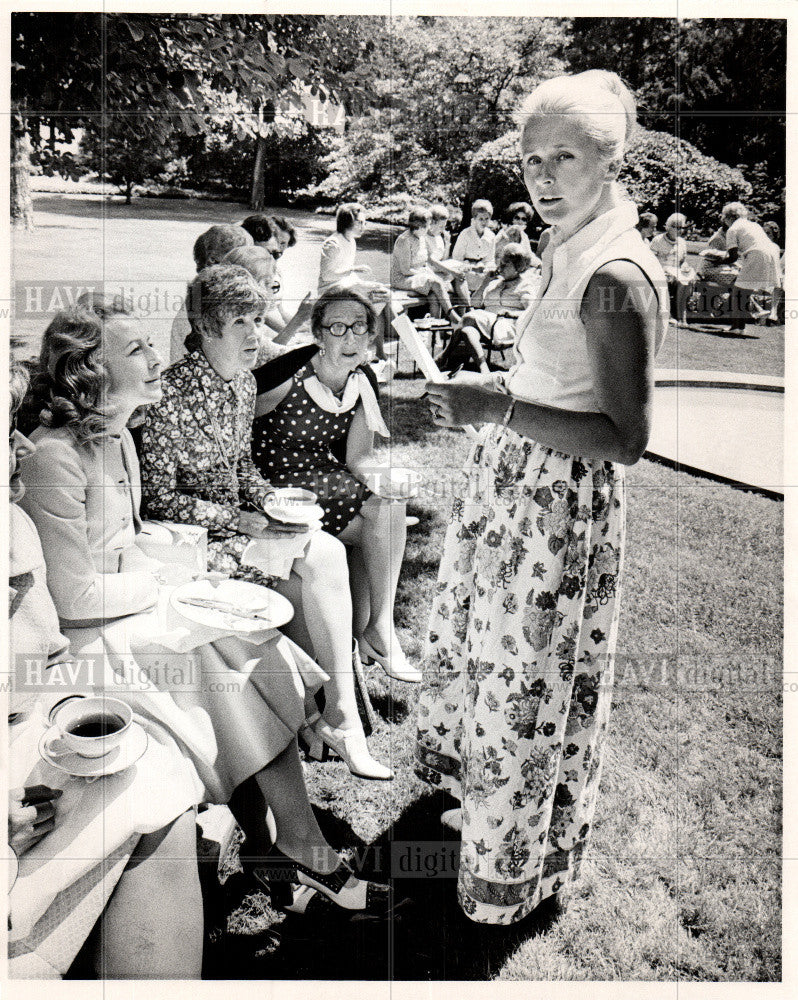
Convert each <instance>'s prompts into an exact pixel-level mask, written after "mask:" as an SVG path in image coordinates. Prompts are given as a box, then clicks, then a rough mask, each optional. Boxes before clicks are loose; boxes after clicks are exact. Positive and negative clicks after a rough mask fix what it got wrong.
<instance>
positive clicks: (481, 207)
mask: <svg viewBox="0 0 798 1000" xmlns="http://www.w3.org/2000/svg"><path fill="white" fill-rule="evenodd" d="M477 212H487V213H488V215H489V216H490V217H491V218H493V205H491V203H490V202H489V201H488V199H487V198H477V200H476V201H475V202H474V204H473V205H472V206H471V218H472V219H473V217H474V216H475V215H476V214H477Z"/></svg>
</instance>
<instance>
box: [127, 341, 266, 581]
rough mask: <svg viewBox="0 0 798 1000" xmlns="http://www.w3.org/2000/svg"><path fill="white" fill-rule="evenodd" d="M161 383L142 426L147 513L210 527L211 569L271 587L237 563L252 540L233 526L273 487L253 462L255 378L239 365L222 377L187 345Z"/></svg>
mask: <svg viewBox="0 0 798 1000" xmlns="http://www.w3.org/2000/svg"><path fill="white" fill-rule="evenodd" d="M162 387H163V395H162V397H161V401H160V403H157V404H155V405H154V406H150V407H149V408H148V410H147V415H146V418H145V422H144V426H143V428H142V432H141V448H140V461H141V478H142V499H143V504H144V507H145V510H146V515H147V516H148V517H150V518H153V519H159V520H164V521H176V522H183V523H186V524H198V525H200V526H201V527H204V528H207V529H208V569H211V570H217V571H219V572H223V573H227V574H229V575H230V576H244V577H246V578H247V579H250V580H253V581H254V582H256V583H262V584H263V585H264V586H270V585H271V584H272V583H273V581H272V580H271V579H270V578H269V577H265V576H262V574H259V573H258V571H257V570H256V569H254V568H253V567H251V566H247V567H244V568H242V567H241V565H240V560H241V554H242V552H243V551H244V549H245V548H246V547H247V545H248V544H249V542H250V541H251V539H250V538H249V536H248V535H242V534H239V533H238V531H237V530H236V525H237V524H238V515H239V511H240V510H241V508H242V506H243V507H250V508H253V509H256V510H262V508H263V502H264V500H265V499H266V498H267V497H268V496H269V495H270V494H271V493H273V487H272V486H271V485H270V484H269V483H268V482H266V480H265V479H263V477H262V476H261V475H260V473H259V472H258V470H257V469H256V468H255V465H254V463H253V461H252V453H251V452H252V419H253V417H254V415H255V379H254V378H253V376H252V374H251V373H250V372H248V371H240V372H238V373H237V374H236V375H235V376H234V377H233V378H232V379H231V380H230V381H229V382H226V381H225V380H224V379H222V378H221V377H220V376H219V375H218V374H217V373H216V372H215V371H214V369H213V368H212V367H211V366H210V364H209V363H208V361H207V359H206V358H205V355H204V354H203V353H202V352H201V351H191V352H189V353H188V354H187V355H186V356H185V357H184V358H182V359H181V360H180V361H177V362H175V364H173V365H170V366H169V368H167V370H166V371H165V372H164V375H163V379H162Z"/></svg>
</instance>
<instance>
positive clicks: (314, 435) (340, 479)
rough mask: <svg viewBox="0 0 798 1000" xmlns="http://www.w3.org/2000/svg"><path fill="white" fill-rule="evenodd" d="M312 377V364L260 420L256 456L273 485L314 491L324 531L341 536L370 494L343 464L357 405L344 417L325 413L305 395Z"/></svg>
mask: <svg viewBox="0 0 798 1000" xmlns="http://www.w3.org/2000/svg"><path fill="white" fill-rule="evenodd" d="M313 374H315V373H314V371H313V368H312V367H311V366H310V365H306V366H305V367H304V368H300V370H299V371H298V372H297V373H296V375H294V378H293V384H292V386H291V388H290V389H289V391H288V393H287V394H286V396H285V398H284V399H283V400H282V402H281V403H280V404H279V405H278V406H276V407H275V408H274V409H273V410H272V411H271V413H266V414H264V416H262V417H258V418H256V420H255V422H254V424H253V425H252V457H253V459H254V461H255V465H256V466H257V467H258V469H259V470H260V472H261V475H262V476H263V478H264V479H267V480H268V481H269V482H270V483H271V484H272V485H273V486H301V487H303V488H304V489H306V490H312V491H313V492H314V493H315V494H316V496H317V497H318V499H319V505H320V506H321V507H322V508H323V510H324V518H323V520H322V525H323V527H324V530H325V531H329V532H330V534H332V535H338V534H340V533H341V532H342V531H343V530H344V528H345V527H346V526H347V524H349V522H350V521H351V520H352V518H354V517H355V515H356V514H357V513H358V512H359V511H360V508H361V507H362V506H363V503H364V501H365V500H367V499H368V497H369V496H371V493H370V492H369V490H368V489H367V488H366V487H365V486H364V485H363V484H362V483H361V482H360V481H359V480H358V479H355V477H354V476H353V475H352V473H351V472H350V471H349V470H348V469H347V468H346V465H345V464H344V463H343V455H344V454H345V452H346V438H347V435H348V434H349V428H350V426H351V424H352V418H353V416H354V414H355V409H356V405H355V407H353V408H352V409H351V410H349V411H347V412H346V413H328V411H327V410H323V409H322V408H321V407H320V406H319V405H318V404H317V403H315V402H314V401H313V400H312V399H311V398H310V396H309V395H308V394H307V392H306V391H305V386H304V380H305V379H306V378H309V377H310V376H311V375H313ZM337 456H341V457H340V458H339V457H337Z"/></svg>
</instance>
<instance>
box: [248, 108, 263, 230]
mask: <svg viewBox="0 0 798 1000" xmlns="http://www.w3.org/2000/svg"><path fill="white" fill-rule="evenodd" d="M265 161H266V139H265V138H264V135H263V105H262V104H259V105H258V138H257V142H256V143H255V166H254V167H253V168H252V193H251V196H250V199H249V207H250V208H251V209H252V211H253V212H260V211H262V209H263V204H264V201H265V200H266V192H265V190H264V184H263V164H264V163H265Z"/></svg>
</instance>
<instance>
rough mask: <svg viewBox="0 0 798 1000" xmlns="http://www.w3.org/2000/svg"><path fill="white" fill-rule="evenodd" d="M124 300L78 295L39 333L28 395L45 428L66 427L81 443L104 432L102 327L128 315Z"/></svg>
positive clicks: (105, 387)
mask: <svg viewBox="0 0 798 1000" xmlns="http://www.w3.org/2000/svg"><path fill="white" fill-rule="evenodd" d="M131 315H133V310H132V308H130V307H129V306H128V305H127V304H126V303H125V302H124V301H123V300H121V299H119V298H111V297H108V296H102V295H93V296H81V297H80V298H79V299H78V301H77V303H76V304H75V305H74V306H71V307H70V308H69V309H64V310H62V311H61V312H59V313H56V315H55V317H54V318H53V320H52V322H51V323H50V325H49V326H48V327H47V329H46V330H45V331H44V337H43V338H42V349H41V353H40V355H39V363H38V371H37V373H36V375H35V377H34V379H33V381H32V384H31V389H30V395H31V397H32V402H33V404H34V405H38V406H39V408H40V413H39V419H40V421H41V423H42V424H43V425H44V426H45V427H67V428H69V430H70V432H71V433H72V435H73V436H74V437H75V440H76V441H78V442H79V443H80V444H93V443H96V442H98V441H99V440H100V439H101V438H103V437H105V435H106V433H107V420H108V417H107V414H106V395H107V392H108V370H107V369H106V367H105V365H104V364H103V357H102V347H103V325H104V323H105V322H106V321H107V320H109V319H112V318H113V317H114V316H131Z"/></svg>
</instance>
